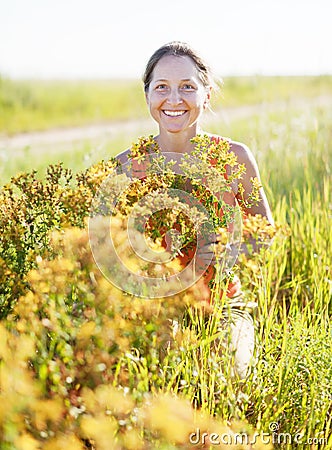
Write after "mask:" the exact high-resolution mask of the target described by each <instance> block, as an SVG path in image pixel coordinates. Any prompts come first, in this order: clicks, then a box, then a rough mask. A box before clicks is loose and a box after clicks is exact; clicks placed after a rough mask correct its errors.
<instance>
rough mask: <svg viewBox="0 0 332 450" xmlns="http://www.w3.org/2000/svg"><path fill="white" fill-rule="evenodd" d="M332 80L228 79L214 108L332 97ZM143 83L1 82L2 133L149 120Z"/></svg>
mask: <svg viewBox="0 0 332 450" xmlns="http://www.w3.org/2000/svg"><path fill="white" fill-rule="evenodd" d="M331 86H332V77H331V76H319V77H262V76H257V77H231V78H225V79H224V84H223V87H222V88H221V90H220V91H219V92H218V93H217V95H216V96H215V99H214V101H213V108H215V109H218V108H219V107H220V106H221V105H222V106H226V107H227V106H239V105H244V104H253V103H262V102H271V101H278V100H288V99H291V98H296V97H301V96H303V95H304V96H307V97H313V96H319V95H327V94H330V93H331ZM147 115H148V113H147V109H146V106H145V99H144V94H143V88H142V84H141V82H140V81H138V80H127V81H124V80H122V81H121V80H99V81H98V80H95V81H91V80H86V81H84V80H76V81H65V80H63V81H52V80H44V81H41V80H15V81H14V80H11V79H7V78H1V76H0V133H6V134H14V133H17V132H25V131H32V130H44V129H47V128H52V127H66V126H75V125H84V124H87V123H96V122H101V121H107V120H115V119H116V120H122V119H129V118H137V117H147Z"/></svg>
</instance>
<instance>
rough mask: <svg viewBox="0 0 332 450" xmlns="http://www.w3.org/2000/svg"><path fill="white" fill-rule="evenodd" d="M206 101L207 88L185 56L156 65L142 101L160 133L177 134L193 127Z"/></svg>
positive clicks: (165, 60) (172, 57)
mask: <svg viewBox="0 0 332 450" xmlns="http://www.w3.org/2000/svg"><path fill="white" fill-rule="evenodd" d="M209 99H210V88H207V87H205V86H204V85H203V83H202V82H201V80H200V79H199V76H198V72H197V69H196V66H195V63H194V62H193V61H192V60H191V58H189V57H188V56H164V57H163V58H161V60H160V61H159V62H158V63H157V64H156V66H155V68H154V71H153V74H152V78H151V83H150V85H149V89H148V91H147V93H146V100H147V104H148V106H149V109H150V113H151V116H152V117H153V118H154V120H156V122H157V123H158V124H159V128H160V130H164V131H167V132H169V133H179V132H181V131H185V130H187V129H188V128H192V127H197V121H198V119H199V117H200V115H201V113H202V112H203V110H204V109H205V108H206V106H207V105H208V101H209ZM195 131H196V130H195Z"/></svg>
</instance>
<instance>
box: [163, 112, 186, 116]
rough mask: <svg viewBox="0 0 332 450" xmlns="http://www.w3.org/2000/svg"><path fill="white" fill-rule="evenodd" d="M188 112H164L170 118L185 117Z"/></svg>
mask: <svg viewBox="0 0 332 450" xmlns="http://www.w3.org/2000/svg"><path fill="white" fill-rule="evenodd" d="M186 112H187V111H168V110H163V113H164V114H165V115H166V116H169V117H180V116H183V114H185V113H186Z"/></svg>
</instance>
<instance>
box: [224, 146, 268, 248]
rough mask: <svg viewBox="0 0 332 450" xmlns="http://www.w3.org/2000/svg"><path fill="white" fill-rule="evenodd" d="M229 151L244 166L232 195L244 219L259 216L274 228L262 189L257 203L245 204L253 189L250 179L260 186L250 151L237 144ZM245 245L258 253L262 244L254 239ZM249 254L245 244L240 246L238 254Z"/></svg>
mask: <svg viewBox="0 0 332 450" xmlns="http://www.w3.org/2000/svg"><path fill="white" fill-rule="evenodd" d="M231 151H233V152H234V153H235V155H236V156H237V162H238V163H239V164H244V166H245V169H246V171H245V173H244V174H243V177H242V179H241V180H240V181H238V182H237V184H236V185H235V186H234V194H235V197H236V199H237V201H238V202H239V204H240V205H241V204H242V210H243V213H244V217H248V216H250V215H251V216H255V215H260V216H261V217H262V218H263V220H265V222H266V223H267V225H270V226H272V227H273V226H274V220H273V217H272V212H271V209H270V206H269V203H268V200H267V198H266V194H265V191H264V188H263V187H260V188H259V200H258V202H257V203H254V204H251V205H249V206H247V205H246V202H247V201H248V200H249V197H250V194H251V192H252V189H253V185H252V179H253V178H256V179H257V180H258V182H259V184H260V185H261V178H260V174H259V169H258V165H257V162H256V160H255V157H254V155H253V154H252V152H251V151H250V149H249V148H248V147H247V146H246V145H244V144H241V143H239V142H232V143H231ZM239 183H241V184H242V187H243V189H241V191H240V190H239ZM247 244H250V247H251V251H254V252H255V251H258V250H259V249H260V248H261V246H262V244H263V242H262V241H260V240H259V239H258V240H257V239H255V238H254V237H248V238H247ZM267 244H268V242H266V241H264V245H267ZM242 252H243V253H245V254H248V253H249V249H248V246H247V245H246V244H242V245H241V249H240V253H242Z"/></svg>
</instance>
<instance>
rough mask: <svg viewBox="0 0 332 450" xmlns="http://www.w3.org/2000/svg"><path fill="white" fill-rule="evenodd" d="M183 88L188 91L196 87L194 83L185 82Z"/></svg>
mask: <svg viewBox="0 0 332 450" xmlns="http://www.w3.org/2000/svg"><path fill="white" fill-rule="evenodd" d="M182 89H184V90H186V91H192V90H194V89H195V87H194V86H193V85H192V84H184V85H183V86H182Z"/></svg>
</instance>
